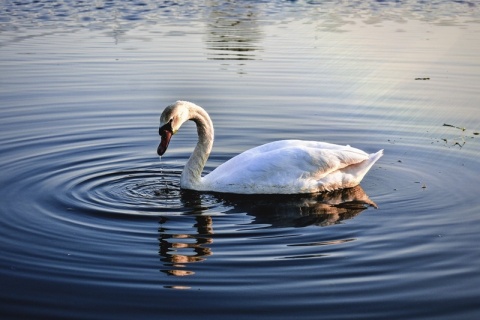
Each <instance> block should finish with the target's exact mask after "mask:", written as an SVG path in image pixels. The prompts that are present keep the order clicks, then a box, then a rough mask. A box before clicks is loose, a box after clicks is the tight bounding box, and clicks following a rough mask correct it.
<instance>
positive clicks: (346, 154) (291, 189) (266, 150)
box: [203, 140, 369, 193]
mask: <svg viewBox="0 0 480 320" xmlns="http://www.w3.org/2000/svg"><path fill="white" fill-rule="evenodd" d="M368 159H369V155H368V154H367V153H365V152H363V151H361V150H359V149H356V148H352V147H350V146H340V145H335V144H330V143H325V142H317V141H299V140H282V141H275V142H272V143H267V144H264V145H261V146H258V147H256V148H253V149H250V150H247V151H245V152H243V153H241V154H239V155H238V156H236V157H234V158H232V159H230V160H228V161H227V162H225V163H223V164H222V165H220V166H219V167H217V168H216V169H215V170H214V171H212V172H211V173H209V174H208V175H206V176H205V177H204V178H203V185H204V187H205V188H206V189H208V190H210V191H217V192H233V193H311V192H319V191H326V190H330V189H331V190H333V189H338V188H342V187H345V186H344V184H345V183H344V182H343V180H344V177H343V174H342V170H343V171H345V170H346V171H347V172H348V170H347V169H348V168H349V167H351V166H355V165H358V164H360V163H363V162H365V161H366V160H368ZM367 171H368V169H367ZM365 173H366V172H365ZM332 174H333V176H331V177H329V176H330V175H332ZM362 178H363V175H362ZM360 180H361V178H360ZM358 182H360V181H358ZM357 184H358V183H357Z"/></svg>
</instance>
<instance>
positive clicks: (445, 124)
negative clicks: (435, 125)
mask: <svg viewBox="0 0 480 320" xmlns="http://www.w3.org/2000/svg"><path fill="white" fill-rule="evenodd" d="M443 126H444V127H451V128H455V129H460V130H462V131H465V130H467V129H465V128H461V127H457V126H454V125H452V124H448V123H444V124H443Z"/></svg>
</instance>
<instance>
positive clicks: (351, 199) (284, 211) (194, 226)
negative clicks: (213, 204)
mask: <svg viewBox="0 0 480 320" xmlns="http://www.w3.org/2000/svg"><path fill="white" fill-rule="evenodd" d="M201 196H202V193H198V192H183V193H182V199H181V200H182V202H183V203H184V205H185V208H189V209H190V210H191V213H189V215H188V216H182V217H180V218H181V219H178V218H179V217H175V218H176V219H175V220H176V221H173V219H172V218H169V217H162V219H161V221H160V228H159V230H158V232H159V246H160V249H159V254H160V260H161V261H162V262H163V268H162V270H161V271H162V272H164V273H166V274H168V275H173V276H189V275H193V274H194V272H193V271H190V270H188V269H187V268H188V264H191V263H195V262H201V261H205V260H206V257H208V256H210V255H212V254H213V253H212V250H211V248H210V247H208V245H210V244H212V243H213V238H212V235H213V234H214V231H213V217H211V216H208V215H204V214H205V210H206V208H205V207H204V206H202V199H201ZM215 197H216V198H217V199H218V200H219V201H221V202H223V203H225V204H226V205H227V206H230V207H232V209H231V210H229V211H228V212H226V213H227V214H228V213H243V212H246V213H247V214H248V215H250V216H253V217H254V220H253V222H252V223H254V224H267V225H270V226H271V227H282V228H285V227H306V226H310V225H316V226H329V225H333V224H337V223H339V222H340V221H342V220H345V219H351V218H353V217H355V216H356V215H358V214H360V212H362V211H363V210H365V209H366V208H367V207H368V206H372V207H375V208H376V207H377V206H376V204H375V203H374V202H373V201H371V200H370V199H369V198H368V196H367V195H366V194H365V192H364V191H363V189H362V188H361V187H360V186H357V187H355V188H351V189H345V190H339V191H334V192H329V193H322V194H317V195H292V196H287V197H286V196H285V195H283V196H276V195H270V196H268V195H233V194H216V195H215ZM202 212H203V214H202ZM184 218H185V219H184ZM192 219H193V221H194V222H193V223H192ZM170 220H172V221H170ZM179 220H181V221H179ZM170 222H171V224H172V226H169V223H170ZM182 288H183V289H184V287H182Z"/></svg>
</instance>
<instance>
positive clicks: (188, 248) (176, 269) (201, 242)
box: [158, 215, 213, 276]
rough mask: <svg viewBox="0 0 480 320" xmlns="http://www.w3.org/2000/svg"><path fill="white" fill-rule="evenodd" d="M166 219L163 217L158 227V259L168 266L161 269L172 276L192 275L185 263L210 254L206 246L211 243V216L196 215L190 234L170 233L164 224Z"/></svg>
mask: <svg viewBox="0 0 480 320" xmlns="http://www.w3.org/2000/svg"><path fill="white" fill-rule="evenodd" d="M167 221H168V219H165V218H163V219H162V221H161V222H160V224H161V227H160V228H159V229H158V233H159V234H160V236H159V243H160V244H159V246H160V249H159V254H160V256H161V259H160V260H161V261H162V262H163V263H164V266H165V267H169V269H165V270H161V271H162V272H164V273H166V274H168V275H173V276H189V275H192V274H194V272H193V271H189V270H186V269H185V267H186V264H188V263H193V262H200V261H203V260H205V257H207V256H209V255H211V254H212V253H211V250H210V248H208V247H206V245H208V244H210V243H212V238H211V237H210V235H212V234H213V229H212V218H211V217H209V216H201V215H199V216H196V217H195V221H196V223H194V225H193V228H194V230H195V231H194V232H192V233H191V234H188V233H171V230H169V229H168V228H166V227H165V226H164V224H166V222H167Z"/></svg>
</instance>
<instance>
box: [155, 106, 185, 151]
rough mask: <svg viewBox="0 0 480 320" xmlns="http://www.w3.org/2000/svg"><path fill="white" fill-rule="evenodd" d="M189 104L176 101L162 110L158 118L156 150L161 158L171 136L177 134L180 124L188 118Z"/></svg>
mask: <svg viewBox="0 0 480 320" xmlns="http://www.w3.org/2000/svg"><path fill="white" fill-rule="evenodd" d="M188 105H189V103H188V102H186V101H177V102H176V103H174V104H172V105H170V106H168V107H166V108H165V110H163V112H162V115H161V116H160V129H159V130H158V134H159V135H160V137H161V141H160V144H159V146H158V148H157V154H158V155H159V156H162V155H163V154H164V153H165V151H167V148H168V144H169V143H170V139H171V138H172V136H173V135H174V134H175V133H177V131H178V129H180V127H181V126H182V124H183V123H184V122H185V121H187V120H189V118H190V108H189V106H188Z"/></svg>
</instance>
